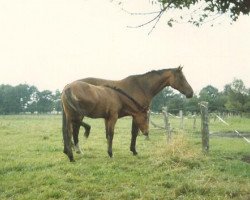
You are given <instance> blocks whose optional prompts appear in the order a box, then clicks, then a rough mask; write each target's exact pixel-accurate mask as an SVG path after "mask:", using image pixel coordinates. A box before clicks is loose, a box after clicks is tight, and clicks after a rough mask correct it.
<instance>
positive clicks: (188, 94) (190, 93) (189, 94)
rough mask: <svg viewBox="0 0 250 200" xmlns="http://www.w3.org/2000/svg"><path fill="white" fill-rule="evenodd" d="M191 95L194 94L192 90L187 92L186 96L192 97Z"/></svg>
mask: <svg viewBox="0 0 250 200" xmlns="http://www.w3.org/2000/svg"><path fill="white" fill-rule="evenodd" d="M193 95H194V92H193V91H192V92H189V93H187V94H186V97H187V98H188V99H189V98H192V97H193Z"/></svg>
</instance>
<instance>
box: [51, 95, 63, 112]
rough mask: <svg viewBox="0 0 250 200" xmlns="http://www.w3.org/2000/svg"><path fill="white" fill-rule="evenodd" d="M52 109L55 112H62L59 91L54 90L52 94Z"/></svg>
mask: <svg viewBox="0 0 250 200" xmlns="http://www.w3.org/2000/svg"><path fill="white" fill-rule="evenodd" d="M53 108H54V109H55V111H57V112H59V111H62V105H61V92H60V91H59V90H56V91H55V93H54V94H53Z"/></svg>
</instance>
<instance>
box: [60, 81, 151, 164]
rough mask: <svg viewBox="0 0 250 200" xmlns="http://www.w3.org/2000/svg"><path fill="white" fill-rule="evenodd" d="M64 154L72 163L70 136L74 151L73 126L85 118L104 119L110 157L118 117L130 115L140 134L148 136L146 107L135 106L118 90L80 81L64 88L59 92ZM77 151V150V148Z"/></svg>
mask: <svg viewBox="0 0 250 200" xmlns="http://www.w3.org/2000/svg"><path fill="white" fill-rule="evenodd" d="M62 105H63V139H64V153H65V154H66V155H68V157H69V159H70V161H74V158H73V153H72V149H71V145H70V142H71V135H73V139H74V143H75V145H76V147H77V148H79V146H78V140H77V141H76V136H77V137H78V135H77V134H76V131H79V129H78V130H76V125H78V124H80V123H81V122H82V119H83V117H84V116H87V117H91V118H104V119H105V128H106V138H107V141H108V154H109V156H110V157H112V155H113V153H112V140H113V135H114V126H115V124H116V121H117V119H118V118H120V117H124V116H128V115H130V116H133V120H134V122H135V124H136V125H137V126H138V127H139V129H140V130H141V131H142V133H143V134H145V135H148V118H147V108H145V109H144V108H142V107H140V106H139V104H138V105H136V103H135V100H134V99H133V98H132V97H130V96H128V95H127V94H126V93H125V92H124V91H122V90H121V89H118V88H115V87H111V86H95V85H91V84H88V83H85V82H82V81H75V82H73V83H71V84H69V85H67V86H66V87H65V88H64V90H63V92H62ZM78 150H79V149H78Z"/></svg>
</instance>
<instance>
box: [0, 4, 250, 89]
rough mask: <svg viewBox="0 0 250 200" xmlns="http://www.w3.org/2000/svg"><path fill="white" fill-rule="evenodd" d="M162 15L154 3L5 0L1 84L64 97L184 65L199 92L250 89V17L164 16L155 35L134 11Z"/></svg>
mask: <svg viewBox="0 0 250 200" xmlns="http://www.w3.org/2000/svg"><path fill="white" fill-rule="evenodd" d="M124 9H125V10H128V11H130V12H149V11H152V10H154V9H155V7H154V6H152V5H151V4H149V1H146V0H138V1H134V0H128V1H124V4H120V5H119V4H117V3H116V2H115V1H110V0H98V1H97V0H74V1H68V0H35V1H34V0H19V1H14V0H8V1H7V0H0V84H11V85H13V86H14V85H18V84H20V83H26V84H29V85H35V86H37V87H38V89H39V90H45V89H49V90H56V89H59V90H62V89H63V87H64V86H65V85H66V84H67V83H70V82H72V81H74V80H77V79H80V78H85V77H98V78H105V79H113V80H119V79H122V78H125V77H127V76H129V75H133V74H142V73H145V72H148V71H151V70H157V69H163V68H174V67H178V66H179V65H183V66H184V68H183V71H184V74H185V76H186V78H187V80H188V82H189V83H190V85H191V86H192V87H193V89H194V91H195V92H196V93H198V92H199V91H200V90H201V89H202V88H203V87H205V86H207V85H213V86H214V87H216V88H218V89H219V90H223V87H224V85H225V84H228V83H231V82H232V81H233V80H234V78H239V79H242V80H243V82H244V84H245V86H246V87H248V88H250V76H249V75H250V16H241V17H240V18H239V20H238V21H237V22H235V23H233V24H232V25H230V23H229V21H228V20H227V19H226V18H224V17H221V18H220V19H219V20H217V21H215V22H214V24H215V26H214V27H211V26H210V24H205V25H203V26H202V27H199V28H197V27H195V26H192V25H190V24H187V23H182V24H176V25H174V27H172V28H170V27H169V26H167V19H168V17H169V15H171V14H173V13H169V14H168V15H167V14H166V15H164V16H163V17H162V18H161V20H160V21H159V23H158V24H157V26H156V28H155V29H154V30H153V32H152V33H151V34H150V35H148V32H149V31H150V29H151V28H152V25H153V24H152V25H149V26H145V27H142V28H128V26H137V25H139V24H142V23H143V22H146V21H148V20H149V19H151V18H152V17H151V16H147V15H139V16H135V15H130V14H128V13H127V12H124Z"/></svg>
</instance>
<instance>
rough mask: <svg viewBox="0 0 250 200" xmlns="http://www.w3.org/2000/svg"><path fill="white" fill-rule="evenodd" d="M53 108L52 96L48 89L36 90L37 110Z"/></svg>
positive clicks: (44, 110)
mask: <svg viewBox="0 0 250 200" xmlns="http://www.w3.org/2000/svg"><path fill="white" fill-rule="evenodd" d="M52 110H53V96H52V92H51V91H49V90H44V91H42V92H38V101H37V111H38V112H39V113H47V112H51V111H52Z"/></svg>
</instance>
